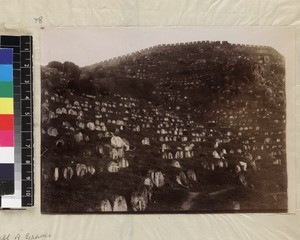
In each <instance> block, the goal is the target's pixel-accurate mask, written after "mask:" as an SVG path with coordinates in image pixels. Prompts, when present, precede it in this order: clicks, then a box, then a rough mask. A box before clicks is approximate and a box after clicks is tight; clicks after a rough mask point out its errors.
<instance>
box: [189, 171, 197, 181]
mask: <svg viewBox="0 0 300 240" xmlns="http://www.w3.org/2000/svg"><path fill="white" fill-rule="evenodd" d="M187 177H188V179H189V180H190V181H192V182H197V176H196V173H195V171H194V170H192V169H189V170H188V171H187Z"/></svg>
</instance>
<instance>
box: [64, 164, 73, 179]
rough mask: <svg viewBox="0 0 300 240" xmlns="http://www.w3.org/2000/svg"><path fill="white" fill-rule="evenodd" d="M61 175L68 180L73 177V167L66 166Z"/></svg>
mask: <svg viewBox="0 0 300 240" xmlns="http://www.w3.org/2000/svg"><path fill="white" fill-rule="evenodd" d="M63 175H64V178H65V179H66V180H70V179H72V177H73V175H74V171H73V169H72V168H71V167H66V168H65V169H64V173H63Z"/></svg>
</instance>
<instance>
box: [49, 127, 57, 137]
mask: <svg viewBox="0 0 300 240" xmlns="http://www.w3.org/2000/svg"><path fill="white" fill-rule="evenodd" d="M47 133H48V135H49V136H51V137H57V135H58V131H57V129H56V128H54V127H49V128H48V130H47Z"/></svg>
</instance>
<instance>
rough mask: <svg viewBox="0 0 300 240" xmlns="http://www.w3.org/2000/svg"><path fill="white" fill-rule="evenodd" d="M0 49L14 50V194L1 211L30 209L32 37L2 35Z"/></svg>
mask: <svg viewBox="0 0 300 240" xmlns="http://www.w3.org/2000/svg"><path fill="white" fill-rule="evenodd" d="M0 39H1V42H0V47H1V48H12V49H13V53H14V54H13V76H14V77H13V89H14V94H13V98H14V127H15V130H14V170H15V179H14V180H15V182H14V185H15V189H14V190H15V191H14V194H13V195H4V196H2V200H1V207H2V208H14V207H16V208H19V207H29V206H33V204H34V201H33V191H34V186H33V137H32V134H33V108H32V107H33V104H32V102H33V99H32V61H31V59H32V37H31V36H1V37H0Z"/></svg>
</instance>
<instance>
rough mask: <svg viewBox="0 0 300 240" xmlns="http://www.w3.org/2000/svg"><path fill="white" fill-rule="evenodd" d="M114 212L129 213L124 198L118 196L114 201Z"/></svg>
mask: <svg viewBox="0 0 300 240" xmlns="http://www.w3.org/2000/svg"><path fill="white" fill-rule="evenodd" d="M113 211H114V212H127V203H126V200H125V198H124V197H123V196H116V197H115V198H114V200H113Z"/></svg>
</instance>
